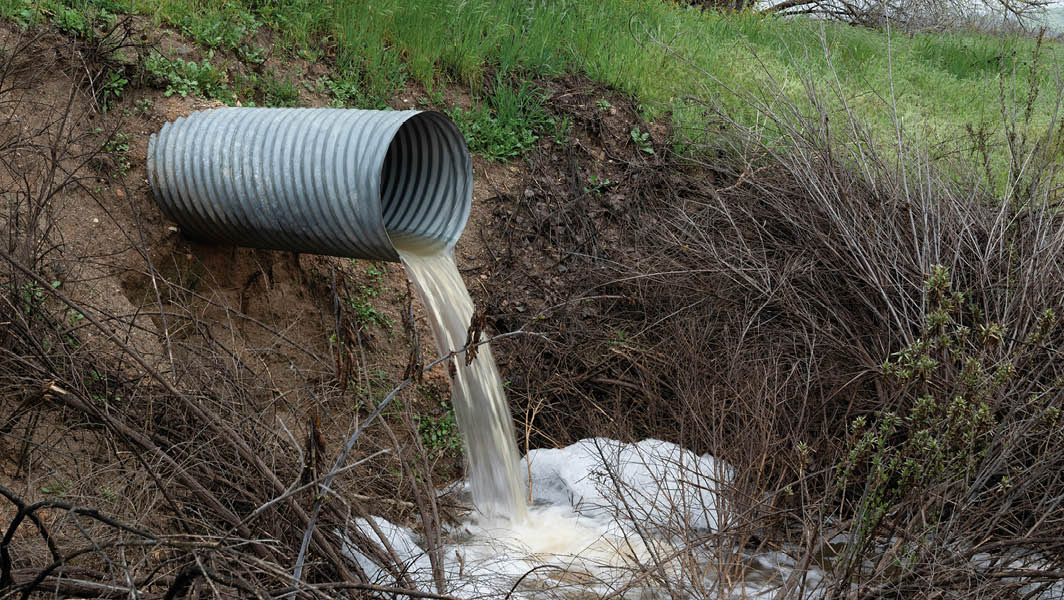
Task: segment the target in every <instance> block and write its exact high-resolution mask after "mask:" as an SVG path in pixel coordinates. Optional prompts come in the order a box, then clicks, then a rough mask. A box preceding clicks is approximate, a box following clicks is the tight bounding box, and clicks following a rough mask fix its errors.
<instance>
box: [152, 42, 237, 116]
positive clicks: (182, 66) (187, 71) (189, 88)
mask: <svg viewBox="0 0 1064 600" xmlns="http://www.w3.org/2000/svg"><path fill="white" fill-rule="evenodd" d="M144 70H145V71H146V72H147V73H148V74H149V75H151V76H153V77H155V78H156V79H158V80H160V81H162V82H163V84H164V86H165V87H164V92H163V94H164V95H166V96H172V95H174V94H177V95H179V96H188V95H189V94H192V95H196V96H202V97H204V98H207V99H211V100H221V101H222V102H225V103H227V104H232V103H233V102H235V101H236V98H235V97H234V96H233V92H232V91H231V90H230V89H229V87H228V86H227V85H226V83H225V75H224V74H223V73H222V72H221V71H219V70H218V69H216V68H215V67H214V65H212V64H211V63H210V61H209V60H208V59H206V58H204V59H203V61H201V62H200V63H198V64H197V63H196V61H191V60H190V61H186V60H183V59H181V58H176V57H175V58H166V57H164V56H162V55H161V54H159V53H158V52H152V53H151V54H150V55H148V57H147V58H146V59H145V60H144Z"/></svg>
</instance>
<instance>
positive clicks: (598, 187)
mask: <svg viewBox="0 0 1064 600" xmlns="http://www.w3.org/2000/svg"><path fill="white" fill-rule="evenodd" d="M612 183H613V182H612V181H610V180H609V179H606V178H605V177H599V176H598V175H595V174H594V173H592V174H591V176H590V177H588V178H587V185H585V186H584V193H585V194H594V195H595V196H598V195H600V194H601V193H602V191H603V190H605V189H606V188H608V187H609V186H610V184H612Z"/></svg>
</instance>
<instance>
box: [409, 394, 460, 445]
mask: <svg viewBox="0 0 1064 600" xmlns="http://www.w3.org/2000/svg"><path fill="white" fill-rule="evenodd" d="M439 407H440V410H441V411H442V415H440V416H432V415H414V422H415V423H416V424H417V431H418V435H420V436H421V445H422V446H424V447H425V450H427V451H428V452H430V453H432V454H436V455H445V456H450V457H452V458H457V457H460V456H461V455H462V443H463V442H462V434H461V432H460V431H458V422H457V421H456V420H455V416H454V409H453V408H451V407H450V405H448V404H447V403H446V402H443V401H441V402H440V403H439Z"/></svg>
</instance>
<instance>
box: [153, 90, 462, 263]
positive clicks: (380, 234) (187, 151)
mask: <svg viewBox="0 0 1064 600" xmlns="http://www.w3.org/2000/svg"><path fill="white" fill-rule="evenodd" d="M148 181H149V182H150V183H151V188H152V193H153V195H154V197H155V201H156V202H157V203H158V204H159V207H160V208H161V209H162V210H163V212H164V213H165V214H166V216H168V217H169V218H170V219H172V220H174V221H176V222H177V223H178V225H180V227H181V229H182V232H183V233H184V234H186V235H188V236H189V237H192V238H196V239H199V240H203V241H210V242H217V243H224V244H233V245H239V246H250V247H254V248H268V249H275V250H291V251H294V252H304V253H312V254H329V255H334V256H349V257H358V258H371V259H379V260H391V261H397V260H399V255H398V254H397V253H396V250H395V247H396V246H397V245H401V246H403V247H407V248H409V247H413V246H416V247H418V248H421V249H422V250H424V251H434V250H442V249H447V248H452V247H453V246H454V244H455V243H456V242H457V241H458V237H459V236H460V235H461V234H462V230H463V229H464V228H465V224H466V220H467V219H468V218H469V209H470V203H471V202H472V197H473V172H472V162H471V160H470V157H469V149H468V148H467V147H466V144H465V139H464V138H463V137H462V134H461V132H460V131H458V128H457V127H456V126H455V125H454V123H453V122H451V120H450V119H448V118H447V117H446V116H444V115H443V114H441V113H438V112H422V111H416V110H407V111H375V110H345V109H333V108H217V109H213V110H207V111H201V112H196V113H193V114H191V115H189V116H188V117H182V118H179V119H177V120H175V121H173V122H171V123H167V124H166V125H164V126H163V127H162V129H161V130H160V131H159V132H158V133H157V134H153V135H152V136H151V139H150V140H149V142H148Z"/></svg>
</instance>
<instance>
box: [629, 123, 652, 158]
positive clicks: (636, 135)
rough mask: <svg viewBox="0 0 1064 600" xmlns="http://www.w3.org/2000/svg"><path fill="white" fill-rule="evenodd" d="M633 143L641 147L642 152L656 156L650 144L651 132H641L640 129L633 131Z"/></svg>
mask: <svg viewBox="0 0 1064 600" xmlns="http://www.w3.org/2000/svg"><path fill="white" fill-rule="evenodd" d="M630 135H631V136H632V141H633V142H635V145H636V146H638V147H639V149H640V150H642V151H643V152H646V153H647V154H654V147H653V146H652V145H651V142H650V132H648V131H640V130H639V128H638V127H635V128H633V129H632V131H631V134H630Z"/></svg>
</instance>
